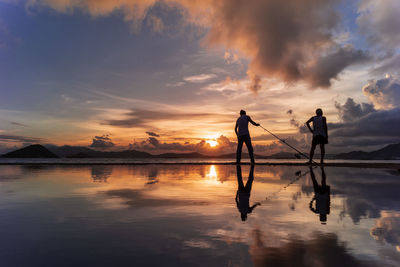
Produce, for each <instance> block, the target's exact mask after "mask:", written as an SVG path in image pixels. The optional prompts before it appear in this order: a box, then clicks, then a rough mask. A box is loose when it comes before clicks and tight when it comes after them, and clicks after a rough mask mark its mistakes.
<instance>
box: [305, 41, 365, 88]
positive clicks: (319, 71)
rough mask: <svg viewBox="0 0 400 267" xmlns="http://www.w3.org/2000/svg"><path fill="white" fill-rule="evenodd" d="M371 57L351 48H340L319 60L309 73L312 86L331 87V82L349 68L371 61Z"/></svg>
mask: <svg viewBox="0 0 400 267" xmlns="http://www.w3.org/2000/svg"><path fill="white" fill-rule="evenodd" d="M369 59H370V56H369V55H367V54H366V53H365V52H363V51H361V50H355V49H353V48H352V47H351V46H347V47H343V48H339V49H338V50H337V51H335V52H333V53H330V54H328V55H325V56H321V57H319V58H318V59H317V61H316V63H315V64H313V65H312V66H311V67H310V68H309V69H308V70H307V71H308V72H309V74H307V75H308V76H309V80H310V81H311V84H312V85H314V86H318V87H329V86H331V80H332V79H336V78H338V75H339V73H340V72H342V70H344V69H345V68H346V67H347V66H350V65H352V64H356V63H362V62H365V61H366V60H369Z"/></svg>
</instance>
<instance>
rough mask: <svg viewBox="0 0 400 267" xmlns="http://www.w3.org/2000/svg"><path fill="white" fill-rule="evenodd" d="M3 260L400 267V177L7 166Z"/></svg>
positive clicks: (223, 168) (1, 196)
mask: <svg viewBox="0 0 400 267" xmlns="http://www.w3.org/2000/svg"><path fill="white" fill-rule="evenodd" d="M0 237H1V239H0V266H399V265H400V172H399V171H397V170H389V169H360V168H338V167H326V168H325V169H324V170H322V169H321V168H320V167H315V168H314V169H312V170H311V171H310V169H309V168H308V167H296V166H255V168H254V169H252V168H251V167H250V166H248V165H246V166H242V167H241V168H240V167H239V168H237V167H236V166H234V165H173V166H168V165H146V166H118V165H114V166H102V165H92V166H22V165H21V166H18V165H14V166H11V165H10V166H7V165H3V166H0Z"/></svg>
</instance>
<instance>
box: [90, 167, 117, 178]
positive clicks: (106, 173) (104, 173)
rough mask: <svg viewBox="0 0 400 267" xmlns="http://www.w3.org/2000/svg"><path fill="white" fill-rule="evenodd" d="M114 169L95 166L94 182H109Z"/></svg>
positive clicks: (93, 170)
mask: <svg viewBox="0 0 400 267" xmlns="http://www.w3.org/2000/svg"><path fill="white" fill-rule="evenodd" d="M112 168H113V167H112V166H102V165H93V166H92V179H93V182H107V178H108V177H110V176H111V174H112Z"/></svg>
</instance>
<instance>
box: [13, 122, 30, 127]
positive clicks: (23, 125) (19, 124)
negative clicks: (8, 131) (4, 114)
mask: <svg viewBox="0 0 400 267" xmlns="http://www.w3.org/2000/svg"><path fill="white" fill-rule="evenodd" d="M10 123H11V124H12V125H17V126H21V127H28V125H26V124H22V123H19V122H15V121H11V122H10Z"/></svg>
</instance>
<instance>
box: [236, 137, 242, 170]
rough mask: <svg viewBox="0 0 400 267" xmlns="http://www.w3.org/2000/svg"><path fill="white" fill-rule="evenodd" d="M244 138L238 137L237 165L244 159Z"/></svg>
mask: <svg viewBox="0 0 400 267" xmlns="http://www.w3.org/2000/svg"><path fill="white" fill-rule="evenodd" d="M242 147H243V136H238V145H237V150H236V163H240V159H241V158H242Z"/></svg>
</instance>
